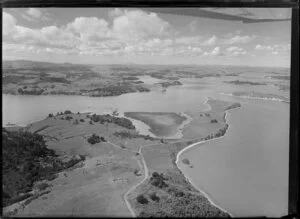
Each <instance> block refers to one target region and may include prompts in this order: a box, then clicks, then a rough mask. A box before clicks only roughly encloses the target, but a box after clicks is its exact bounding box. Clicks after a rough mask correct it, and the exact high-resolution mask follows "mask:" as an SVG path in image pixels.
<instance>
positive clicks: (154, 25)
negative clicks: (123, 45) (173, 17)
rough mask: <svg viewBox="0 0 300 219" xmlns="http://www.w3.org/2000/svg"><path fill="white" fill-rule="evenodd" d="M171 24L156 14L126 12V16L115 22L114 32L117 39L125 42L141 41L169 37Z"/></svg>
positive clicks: (118, 18) (137, 11)
mask: <svg viewBox="0 0 300 219" xmlns="http://www.w3.org/2000/svg"><path fill="white" fill-rule="evenodd" d="M169 27H170V24H169V23H168V22H166V21H164V20H162V19H161V18H159V17H158V16H157V15H156V13H149V14H148V13H145V12H143V11H141V10H132V11H127V10H125V11H124V14H123V15H121V16H118V17H116V18H115V19H114V20H113V25H112V32H113V35H114V36H115V37H117V38H120V39H124V40H140V39H143V38H149V37H155V36H163V35H168V29H169Z"/></svg>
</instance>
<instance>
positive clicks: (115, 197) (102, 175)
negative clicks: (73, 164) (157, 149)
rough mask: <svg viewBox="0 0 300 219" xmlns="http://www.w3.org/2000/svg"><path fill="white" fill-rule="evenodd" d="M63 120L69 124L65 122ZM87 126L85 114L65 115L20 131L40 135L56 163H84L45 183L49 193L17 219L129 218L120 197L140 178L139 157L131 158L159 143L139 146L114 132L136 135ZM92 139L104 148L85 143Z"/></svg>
mask: <svg viewBox="0 0 300 219" xmlns="http://www.w3.org/2000/svg"><path fill="white" fill-rule="evenodd" d="M54 114H55V113H54ZM67 116H69V118H70V117H71V119H69V120H66V117H67ZM62 118H64V119H62ZM76 121H77V122H76ZM90 121H91V120H90V118H88V114H87V113H82V114H77V113H76V114H74V113H70V114H67V115H65V114H63V115H57V116H55V115H54V116H53V117H52V116H51V117H47V118H45V119H44V120H42V121H39V122H36V123H33V124H31V125H29V126H28V127H26V128H25V129H26V130H27V131H29V132H32V133H38V134H40V135H42V136H43V137H44V139H45V140H46V144H47V147H48V148H50V149H54V150H55V151H56V152H57V153H58V154H59V155H60V157H61V159H63V158H64V156H66V155H84V156H85V157H86V160H85V161H84V165H83V166H81V167H79V168H76V169H71V170H68V171H62V172H60V173H59V175H58V177H57V178H55V179H54V180H53V181H49V182H47V183H48V184H49V185H50V193H48V194H45V195H42V196H41V197H38V198H36V199H35V200H32V201H31V202H30V203H28V204H26V205H25V206H24V207H22V206H21V207H20V206H19V207H18V209H19V210H18V212H17V213H16V215H17V216H38V215H43V216H46V215H48V216H72V215H73V216H80V215H84V216H112V215H113V216H130V212H129V211H128V209H127V207H126V204H125V202H124V201H123V195H124V193H125V192H127V191H128V190H129V188H130V187H132V186H133V185H134V184H136V183H137V182H138V181H139V180H140V179H141V177H143V169H142V166H141V157H140V156H138V155H137V154H136V152H137V151H138V147H139V145H141V144H142V145H146V144H150V143H155V142H156V143H157V144H158V143H159V141H158V140H154V139H148V140H145V139H144V137H145V136H141V135H140V136H136V138H132V139H131V138H126V137H124V136H123V137H122V136H120V137H118V136H116V135H115V134H114V133H115V132H129V133H133V134H134V133H136V131H135V130H130V129H126V128H124V127H122V126H119V125H116V124H114V123H104V124H101V123H100V122H98V123H96V122H92V124H91V123H90ZM92 134H97V135H99V136H103V137H104V138H105V140H106V142H100V143H97V144H90V143H88V141H87V138H88V136H90V135H92ZM121 143H122V144H121ZM137 172H138V173H139V174H136V173H137ZM15 208H16V205H15V206H13V207H12V206H8V207H7V208H6V209H5V210H4V212H6V213H8V212H11V211H13V209H15Z"/></svg>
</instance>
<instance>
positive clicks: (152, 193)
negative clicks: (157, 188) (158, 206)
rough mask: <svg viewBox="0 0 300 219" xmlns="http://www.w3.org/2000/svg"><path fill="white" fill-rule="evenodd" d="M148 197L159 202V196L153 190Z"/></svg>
mask: <svg viewBox="0 0 300 219" xmlns="http://www.w3.org/2000/svg"><path fill="white" fill-rule="evenodd" d="M149 197H150V198H151V199H152V201H156V202H159V199H160V198H159V197H158V196H157V195H156V193H155V192H151V193H150V194H149Z"/></svg>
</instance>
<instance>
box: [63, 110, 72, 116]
mask: <svg viewBox="0 0 300 219" xmlns="http://www.w3.org/2000/svg"><path fill="white" fill-rule="evenodd" d="M64 114H65V115H66V114H72V112H71V110H66V111H65V112H64Z"/></svg>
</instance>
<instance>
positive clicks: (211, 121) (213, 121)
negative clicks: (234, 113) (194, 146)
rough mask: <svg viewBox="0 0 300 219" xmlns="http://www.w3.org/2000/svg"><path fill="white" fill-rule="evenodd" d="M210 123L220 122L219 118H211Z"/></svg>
mask: <svg viewBox="0 0 300 219" xmlns="http://www.w3.org/2000/svg"><path fill="white" fill-rule="evenodd" d="M210 123H218V120H216V119H212V120H210Z"/></svg>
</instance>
